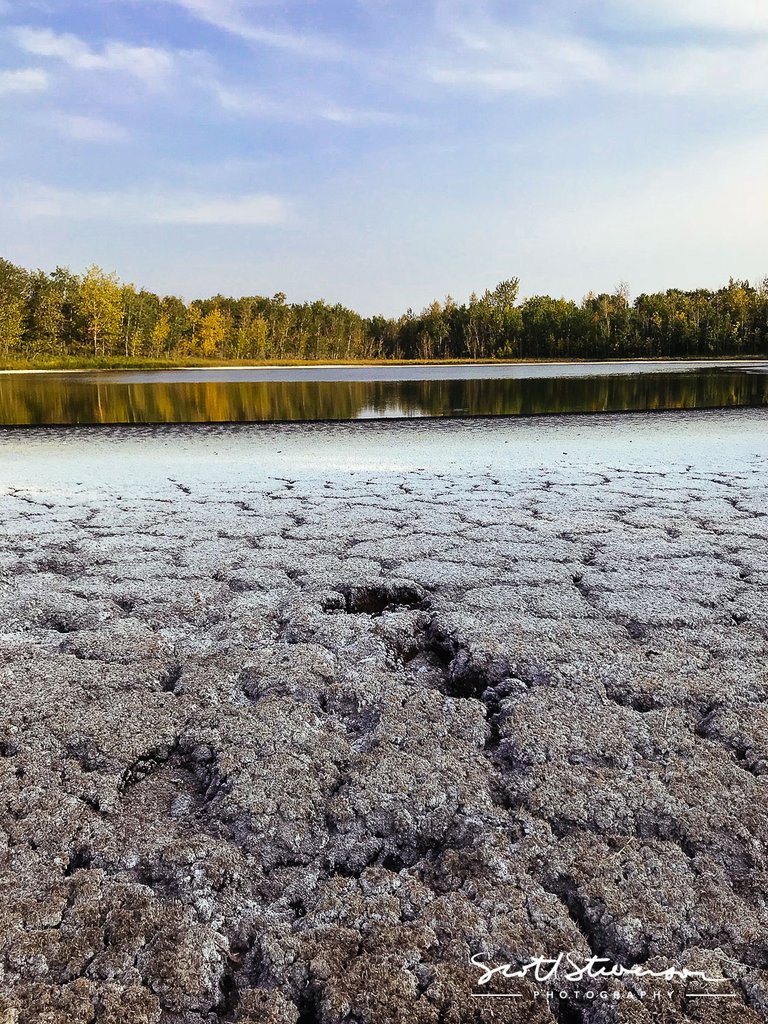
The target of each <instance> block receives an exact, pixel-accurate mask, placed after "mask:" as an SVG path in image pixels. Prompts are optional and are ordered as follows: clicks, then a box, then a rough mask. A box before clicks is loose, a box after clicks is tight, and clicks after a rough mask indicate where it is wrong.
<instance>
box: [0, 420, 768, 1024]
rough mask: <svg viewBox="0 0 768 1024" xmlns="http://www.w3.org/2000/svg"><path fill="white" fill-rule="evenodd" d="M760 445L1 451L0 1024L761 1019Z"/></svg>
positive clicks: (53, 440)
mask: <svg viewBox="0 0 768 1024" xmlns="http://www.w3.org/2000/svg"><path fill="white" fill-rule="evenodd" d="M767 426H768V416H767V415H766V414H764V413H758V412H734V413H715V414H691V415H677V414H674V415H663V416H634V417H604V418H601V417H598V418H593V419H581V418H579V419H572V420H546V421H540V422H538V423H530V422H528V423H526V422H513V423H509V422H503V421H502V422H492V421H488V422H468V423H464V424H448V423H432V424H428V423H427V424H419V425H413V424H408V425H407V424H389V425H382V424H368V425H347V426H344V425H335V426H317V427H289V426H286V427H283V428H277V427H269V428H265V427H261V428H260V427H248V428H197V429H192V428H170V429H162V428H158V429H156V430H135V431H134V430H131V429H123V430H109V431H97V432H94V433H80V432H78V431H76V430H69V431H56V432H35V431H24V432H17V433H13V434H8V435H6V436H5V438H4V440H3V441H1V442H0V495H2V496H1V497H0V514H1V515H2V524H3V531H2V541H1V542H0V614H1V616H2V620H1V621H2V626H1V627H0V628H1V629H2V633H0V673H1V678H2V687H3V696H4V699H3V701H2V709H1V710H0V779H1V780H2V782H1V783H0V852H1V856H2V862H1V865H2V866H1V867H0V873H1V876H2V884H3V889H2V892H3V900H2V907H1V909H0V920H2V928H1V929H0V944H1V945H2V960H1V961H0V964H1V965H2V973H1V974H0V1021H2V1022H3V1024H5V1022H10V1024H15V1022H18V1024H27V1022H29V1024H144V1022H147V1024H149V1022H152V1024H160V1022H162V1024H214V1022H225V1021H239V1022H248V1024H389V1022H392V1024H396V1022H401V1021H403V1022H406V1021H407V1022H409V1024H465V1022H488V1024H490V1022H491V1021H494V1022H498V1021H502V1022H503V1021H518V1020H519V1021H528V1022H533V1024H538V1022H545V1021H556V1022H559V1024H571V1022H584V1024H611V1022H622V1021H626V1022H632V1024H635V1022H637V1024H647V1022H651V1021H659V1022H661V1021H670V1022H671V1021H696V1022H710V1021H711V1022H722V1024H731V1022H734V1024H735V1022H759V1021H762V1020H766V1019H767V1018H768V905H767V902H766V899H767V896H768V871H766V863H765V857H766V840H768V804H767V803H766V800H765V796H766V777H767V776H768V740H767V739H766V726H767V725H768V672H766V651H767V648H768V632H767V625H766V624H767V622H768V618H767V616H766V611H767V610H768V590H766V583H768V563H767V562H766V557H765V556H766V536H767V534H768V519H767V518H766V510H768V501H766V497H767V495H766V491H767V490H768V487H767V486H766V484H767V481H766V475H765V467H766V457H767V456H768V441H767V440H766V427H767ZM561 950H562V951H567V950H573V951H575V953H576V955H578V956H579V957H580V958H582V959H585V960H586V959H588V958H589V957H590V956H592V955H593V954H594V955H599V956H606V957H609V958H611V959H612V960H615V961H617V962H620V963H621V964H624V965H627V966H631V965H637V964H649V965H651V966H653V965H656V966H657V967H660V968H661V967H667V966H669V965H670V964H674V965H676V966H678V967H680V968H682V967H684V966H688V967H689V968H690V969H691V970H699V971H700V970H706V972H707V973H708V974H710V975H714V976H717V977H721V976H722V977H723V978H725V979H726V980H725V981H724V982H723V983H721V984H719V985H717V986H715V987H714V988H713V987H712V986H710V987H709V988H706V989H704V990H703V989H702V985H701V983H696V982H692V981H688V982H685V983H683V982H680V981H679V980H675V981H672V982H664V983H653V984H645V985H640V984H639V983H638V982H636V981H634V982H627V983H622V982H619V981H611V982H609V983H607V984H606V985H604V986H602V987H603V988H605V989H607V990H608V992H609V994H610V995H611V998H610V1000H602V1001H601V1000H597V1001H596V1002H585V1001H584V999H583V998H582V997H581V995H576V994H575V991H574V989H577V988H581V990H582V991H583V989H584V988H585V986H583V985H582V986H573V985H571V986H569V994H568V997H567V998H566V999H561V998H559V995H558V994H557V992H556V993H555V998H553V999H551V1000H547V999H546V998H542V997H539V998H534V993H535V992H536V991H539V992H543V991H544V990H545V988H546V986H542V985H536V984H531V983H528V982H516V983H514V984H513V983H509V982H507V983H506V986H505V987H501V988H497V991H506V992H510V991H515V992H517V993H519V994H521V996H522V999H521V1000H520V1001H517V1000H506V1001H504V1000H498V1001H496V1000H482V999H477V998H474V997H473V993H476V992H478V991H479V990H478V987H477V981H478V971H477V969H476V968H473V967H472V966H471V965H470V963H469V958H470V956H471V955H472V954H478V953H481V954H483V956H484V957H485V958H487V959H488V960H492V961H494V962H496V963H506V962H511V963H515V964H521V963H525V962H526V961H527V960H529V959H530V958H531V957H532V956H535V955H544V956H554V955H556V954H557V953H558V952H560V951H561ZM642 991H645V995H644V996H642ZM702 991H706V992H714V991H716V992H717V993H719V994H720V995H721V996H723V998H720V999H709V1000H705V999H700V998H697V995H698V994H700V993H701V992H702ZM654 996H658V998H654Z"/></svg>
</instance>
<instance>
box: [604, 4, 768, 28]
mask: <svg viewBox="0 0 768 1024" xmlns="http://www.w3.org/2000/svg"><path fill="white" fill-rule="evenodd" d="M622 12H624V13H629V14H631V15H633V16H635V17H637V18H638V19H642V24H643V25H644V27H646V28H649V27H650V28H654V27H657V28H658V27H663V26H672V25H674V26H685V27H687V28H703V29H713V30H718V31H725V32H731V31H735V32H768V4H766V2H765V0H674V2H671V0H618V2H616V0H612V2H611V4H610V6H609V7H607V8H606V15H607V16H608V18H609V19H610V17H611V16H612V17H614V18H615V17H616V15H617V14H619V15H620V14H621V13H622Z"/></svg>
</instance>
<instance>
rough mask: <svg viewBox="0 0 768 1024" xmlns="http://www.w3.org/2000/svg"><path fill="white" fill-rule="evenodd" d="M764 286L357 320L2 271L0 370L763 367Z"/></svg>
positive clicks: (767, 305)
mask: <svg viewBox="0 0 768 1024" xmlns="http://www.w3.org/2000/svg"><path fill="white" fill-rule="evenodd" d="M767 350H768V279H766V280H764V281H762V282H760V283H759V284H757V285H751V284H750V283H749V282H748V281H737V280H731V281H730V282H729V283H728V284H727V285H726V286H725V287H722V288H719V289H717V290H715V291H712V290H709V289H696V290H694V291H683V290H680V289H669V290H667V291H664V292H657V293H654V294H643V295H639V296H638V297H637V298H636V299H635V300H634V301H630V297H629V294H628V290H627V288H626V287H625V286H621V287H619V288H617V289H616V290H615V291H614V292H612V293H610V294H609V293H602V294H599V295H595V294H592V293H590V294H589V295H587V296H586V297H585V298H584V299H583V300H582V301H581V302H574V301H572V300H570V299H564V298H557V299H556V298H551V297H550V296H547V295H535V296H531V297H530V298H525V299H522V300H521V298H520V282H519V280H518V279H517V278H511V279H509V280H506V281H502V282H501V283H500V284H499V285H497V286H496V287H495V288H494V289H493V290H487V291H485V292H484V293H483V294H482V295H475V294H473V295H472V296H471V298H470V299H469V302H466V303H462V304H459V303H456V302H455V301H454V300H453V299H451V298H450V297H448V298H446V299H445V300H444V301H443V302H433V303H432V304H431V305H429V306H427V307H426V308H425V309H424V310H422V311H421V312H420V313H414V312H413V311H412V310H408V312H406V313H404V314H403V315H402V316H400V317H383V316H374V317H363V316H360V315H359V314H358V313H355V312H354V311H353V310H351V309H347V308H346V307H345V306H342V305H340V304H338V303H337V304H335V305H330V304H328V303H326V302H324V301H322V300H317V301H315V302H303V303H288V302H287V300H286V296H285V295H284V294H283V293H278V294H277V295H274V296H272V297H271V298H267V297H264V296H247V297H243V298H237V299H235V298H229V297H226V296H224V295H216V296H214V297H213V298H208V299H195V300H194V301H192V302H185V301H184V300H183V299H181V298H178V297H176V296H172V295H170V296H169V295H166V296H160V295H156V294H155V293H154V292H150V291H147V290H146V289H143V288H136V287H135V286H134V285H132V284H124V283H122V282H121V281H120V280H119V279H118V277H117V275H116V274H111V273H106V272H105V271H103V270H102V269H101V268H100V267H97V266H92V267H90V268H89V269H88V270H87V271H86V272H85V273H84V274H82V275H78V274H74V273H72V272H71V271H70V270H68V269H65V268H61V267H58V268H57V269H56V270H54V271H53V272H52V273H49V272H46V271H43V270H37V271H28V270H25V269H24V268H22V267H18V266H15V265H14V264H13V263H11V262H9V261H8V260H3V259H0V359H2V360H3V361H5V362H9V361H14V360H16V361H32V362H34V361H41V362H44V361H46V360H51V359H66V358H68V357H72V358H79V359H95V360H98V359H109V358H125V359H154V360H173V359H193V360H194V359H210V360H238V359H240V360H282V359H291V360H344V359H362V360H367V359H424V360H427V359H470V360H471V359H607V358H641V357H643V358H648V357H661V358H679V357H697V356H700V357H714V356H758V355H759V356H762V355H765V354H766V351H767Z"/></svg>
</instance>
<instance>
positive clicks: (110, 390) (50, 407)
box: [0, 362, 768, 426]
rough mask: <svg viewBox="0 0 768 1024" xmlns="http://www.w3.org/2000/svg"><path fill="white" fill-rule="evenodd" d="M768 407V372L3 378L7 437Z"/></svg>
mask: <svg viewBox="0 0 768 1024" xmlns="http://www.w3.org/2000/svg"><path fill="white" fill-rule="evenodd" d="M765 405H768V363H765V362H751V363H742V364H733V363H720V364H712V363H705V364H702V363H593V364H579V365H555V364H549V365H532V366H477V365H475V366H433V367H416V366H406V367H402V366H397V367H393V366H389V367H378V366H377V367H308V368H258V369H222V370H215V369H202V370H154V371H141V372H135V371H125V372H123V371H120V372H99V373H91V372H88V373H68V372H67V373H15V374H0V425H5V426H11V425H52V424H78V423H82V424H89V423H216V422H258V421H268V420H272V421H274V420H277V421H286V420H289V421H290V420H305V421H306V420H354V419H366V418H391V417H413V416H533V415H537V414H544V413H561V414H562V413H585V412H586V413H588V412H624V411H643V410H661V409H716V408H725V407H730V406H741V407H750V406H751V407H755V406H765Z"/></svg>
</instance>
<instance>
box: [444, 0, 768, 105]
mask: <svg viewBox="0 0 768 1024" xmlns="http://www.w3.org/2000/svg"><path fill="white" fill-rule="evenodd" d="M639 3H640V0H621V3H620V4H619V5H616V6H614V7H613V8H612V11H613V14H614V16H615V15H616V14H617V13H620V12H621V11H623V13H624V15H627V14H628V13H629V12H631V11H633V10H635V9H637V10H639ZM699 4H701V10H699V8H698V5H699ZM723 6H725V5H723ZM763 7H764V8H765V10H764V11H763V14H762V15H761V13H760V11H758V9H757V5H753V4H752V3H750V2H748V0H744V2H743V3H742V4H739V3H737V4H736V5H735V11H730V13H729V14H728V15H724V16H723V17H722V18H721V19H720V22H719V23H716V17H717V14H718V10H717V9H716V7H715V4H714V3H712V4H710V3H709V2H708V0H696V4H694V0H690V2H688V0H682V2H681V3H679V4H678V5H676V6H675V8H674V10H675V17H676V18H679V19H680V20H681V22H682V20H684V19H685V18H686V17H688V18H690V19H691V20H693V19H694V18H697V24H699V25H700V26H701V27H703V26H706V25H710V26H711V27H720V28H723V27H725V26H726V25H728V26H730V27H731V28H736V27H746V26H747V25H749V24H752V25H753V27H754V26H755V25H757V24H758V23H760V24H762V23H763V22H764V24H765V27H766V28H768V4H761V8H763ZM668 9H669V10H671V9H672V8H671V6H670V7H669V8H668V7H667V5H666V4H664V6H662V3H661V0H643V8H642V10H643V19H644V20H643V27H644V29H645V31H646V32H648V31H651V32H652V31H653V29H654V28H657V29H661V28H662V27H663V24H664V22H663V18H664V16H665V15H664V12H666V11H667V10H668ZM436 10H437V19H438V20H437V24H438V28H439V31H440V35H441V39H442V44H441V45H440V46H439V47H435V48H433V51H432V53H431V55H430V56H429V58H428V59H427V60H426V61H425V64H424V75H425V77H426V78H427V79H428V80H429V81H431V82H433V83H435V84H438V85H443V86H447V87H450V88H453V89H462V90H465V91H472V92H475V93H478V94H480V93H485V94H489V95H493V94H497V95H499V94H503V93H513V92H519V93H526V94H529V95H553V94H560V93H563V92H564V91H565V90H567V89H569V88H573V87H576V86H585V85H591V86H595V87H597V88H599V89H601V90H602V91H605V92H614V93H641V94H643V95H668V96H682V95H688V96H699V97H710V96H733V95H750V94H755V92H757V91H759V90H765V89H766V88H768V39H766V38H764V37H763V36H761V35H758V36H754V35H751V34H750V35H748V36H747V37H741V36H728V37H726V38H719V39H716V40H715V41H712V40H711V39H698V40H696V39H692V38H690V37H689V38H688V39H686V41H684V42H680V41H679V40H676V39H674V38H673V39H669V38H664V39H661V40H658V39H657V40H656V41H655V42H648V41H646V42H643V43H639V42H634V41H631V42H626V41H625V42H617V41H613V42H612V43H610V44H609V43H606V42H604V41H600V39H598V37H597V36H595V37H592V36H590V35H588V34H585V32H586V30H582V31H581V32H577V31H576V30H575V29H569V30H567V31H566V30H563V29H562V28H560V27H558V28H552V27H546V26H544V27H542V26H539V27H535V28H534V27H531V25H530V24H522V23H518V22H516V21H513V20H508V19H504V18H500V17H498V15H496V14H495V12H494V9H493V8H492V6H491V5H490V4H489V3H488V2H486V0H476V2H473V3H471V4H470V3H469V2H468V0H438V4H437V8H436ZM729 10H730V8H729ZM654 11H656V12H657V13H658V18H656V19H654V17H653V13H654ZM750 18H751V19H752V21H751V22H750ZM761 18H762V21H761V20H760V19H761ZM671 20H672V19H671V17H669V18H667V22H666V24H667V27H669V23H670V21H671ZM602 28H603V29H604V28H605V25H604V24H603V25H602Z"/></svg>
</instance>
